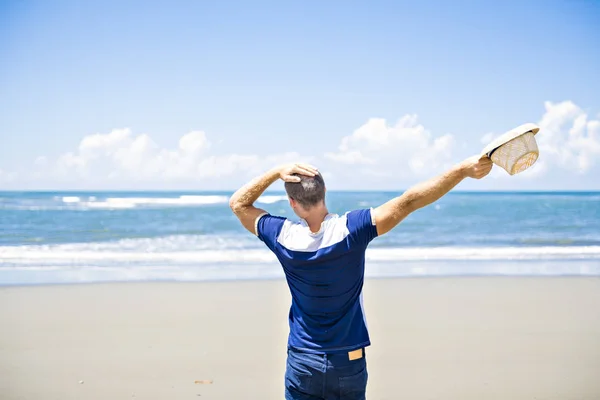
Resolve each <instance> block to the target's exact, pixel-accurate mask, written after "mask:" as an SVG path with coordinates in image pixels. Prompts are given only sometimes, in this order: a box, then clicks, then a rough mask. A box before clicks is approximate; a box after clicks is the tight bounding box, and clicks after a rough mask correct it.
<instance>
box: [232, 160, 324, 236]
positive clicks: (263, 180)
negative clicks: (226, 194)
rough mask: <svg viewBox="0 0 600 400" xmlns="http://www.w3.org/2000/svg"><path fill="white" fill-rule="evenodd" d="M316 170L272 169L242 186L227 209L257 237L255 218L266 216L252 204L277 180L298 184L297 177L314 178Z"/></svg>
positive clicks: (296, 166) (301, 166)
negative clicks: (229, 208)
mask: <svg viewBox="0 0 600 400" xmlns="http://www.w3.org/2000/svg"><path fill="white" fill-rule="evenodd" d="M316 174H317V169H316V168H314V167H312V166H310V165H306V164H292V165H286V166H281V167H277V168H273V169H272V170H270V171H268V172H266V173H264V174H263V175H261V176H258V177H256V178H254V179H253V180H251V181H250V182H248V183H247V184H246V185H244V186H242V187H241V188H240V189H239V190H238V191H237V192H235V193H234V194H233V196H231V198H230V199H229V207H231V210H232V211H233V213H234V214H235V215H236V216H237V217H238V219H239V220H240V222H241V223H242V225H243V226H244V228H246V229H247V230H248V231H250V232H251V233H253V234H255V235H257V236H258V232H257V231H256V222H257V218H258V217H260V216H261V215H262V214H266V213H267V212H266V211H265V210H262V209H260V208H257V207H255V206H254V203H255V202H256V200H258V198H259V197H260V196H261V195H262V194H263V193H264V192H265V190H267V188H268V187H269V186H271V185H272V184H273V183H274V182H275V181H276V180H277V179H279V178H281V179H282V180H283V181H285V182H300V178H299V177H298V176H297V175H307V176H315V175H316Z"/></svg>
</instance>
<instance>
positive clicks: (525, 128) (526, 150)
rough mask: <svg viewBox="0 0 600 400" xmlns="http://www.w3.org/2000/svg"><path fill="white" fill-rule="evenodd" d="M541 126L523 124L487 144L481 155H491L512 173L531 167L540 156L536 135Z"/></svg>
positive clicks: (498, 163) (491, 157) (493, 159)
mask: <svg viewBox="0 0 600 400" xmlns="http://www.w3.org/2000/svg"><path fill="white" fill-rule="evenodd" d="M539 130H540V128H539V127H538V126H537V125H535V124H531V123H528V124H523V125H521V126H518V127H516V128H515V129H512V130H510V131H508V132H506V133H505V134H503V135H502V136H500V137H498V138H497V139H495V140H494V141H492V142H491V143H490V144H489V145H487V146H486V147H485V148H484V149H483V151H482V153H481V157H486V156H487V157H489V158H490V159H491V160H492V161H493V162H494V164H496V165H499V166H500V167H502V168H503V169H504V170H505V171H506V172H508V173H509V174H510V175H515V174H518V173H520V172H523V171H525V170H526V169H528V168H529V167H531V166H532V165H533V164H534V163H535V162H536V161H537V159H538V157H539V154H540V153H539V150H538V147H537V142H536V141H535V135H536V133H538V132H539Z"/></svg>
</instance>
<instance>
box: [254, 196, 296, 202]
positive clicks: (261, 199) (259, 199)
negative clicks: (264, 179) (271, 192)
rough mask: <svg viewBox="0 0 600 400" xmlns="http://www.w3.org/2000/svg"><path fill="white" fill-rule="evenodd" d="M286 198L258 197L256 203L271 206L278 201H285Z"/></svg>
mask: <svg viewBox="0 0 600 400" xmlns="http://www.w3.org/2000/svg"><path fill="white" fill-rule="evenodd" d="M287 199H288V198H287V196H267V195H265V196H260V197H259V198H258V200H257V203H262V204H273V203H278V202H280V201H287Z"/></svg>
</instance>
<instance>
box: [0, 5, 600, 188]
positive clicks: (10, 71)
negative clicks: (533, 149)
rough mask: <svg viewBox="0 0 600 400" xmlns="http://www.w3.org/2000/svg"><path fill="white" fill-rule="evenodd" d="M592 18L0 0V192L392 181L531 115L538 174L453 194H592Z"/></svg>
mask: <svg viewBox="0 0 600 400" xmlns="http://www.w3.org/2000/svg"><path fill="white" fill-rule="evenodd" d="M598 21H600V3H599V2H596V1H585V0H579V1H543V2H542V1H539V2H537V1H527V2H523V3H521V2H502V3H501V4H500V2H491V1H486V2H483V1H480V2H477V1H468V2H467V1H465V2H446V1H438V2H431V1H422V2H400V1H369V2H366V1H365V2H347V1H346V2H336V1H331V2H321V1H304V2H294V3H292V2H281V1H272V2H266V1H255V2H228V1H220V2H192V1H188V2H183V1H172V2H161V3H159V2H142V1H138V2H136V1H127V2H117V1H103V2H75V1H55V2H45V1H16V0H15V1H7V0H0V59H1V60H2V62H1V63H0V140H1V144H2V145H1V146H0V189H130V188H135V189H146V188H148V189H174V188H181V189H197V190H203V189H234V188H235V187H236V186H238V185H240V184H242V183H243V182H244V181H246V180H247V179H248V178H250V177H252V176H253V175H254V174H256V173H258V172H260V171H261V170H263V169H266V168H269V167H271V166H272V165H274V164H276V163H279V162H288V161H296V160H307V161H310V162H312V163H314V164H317V166H318V167H320V168H321V170H322V171H323V172H324V173H325V176H326V177H327V179H328V184H329V186H330V187H331V188H334V189H404V188H406V187H407V186H409V185H411V184H413V183H416V182H418V181H419V180H421V179H425V178H427V177H429V176H432V175H433V174H436V173H438V172H441V171H442V170H443V169H444V168H446V167H448V166H449V165H451V164H452V163H454V162H458V161H460V160H461V159H462V158H464V157H467V156H469V155H472V154H475V153H477V152H479V151H480V150H481V149H482V148H483V146H484V145H485V144H486V143H485V140H486V139H488V140H489V138H491V137H492V136H493V135H495V134H499V133H502V132H504V131H506V130H509V129H511V128H513V127H515V126H517V125H520V124H522V123H525V122H534V123H542V125H541V127H542V130H541V132H540V134H539V135H538V143H539V145H540V152H541V153H540V160H539V161H538V163H537V164H536V166H534V168H532V169H531V170H530V171H526V172H525V173H523V174H521V175H518V176H513V177H508V175H507V174H506V173H502V172H503V171H500V170H499V169H498V168H497V171H494V172H493V173H492V175H491V176H490V177H489V178H486V179H485V180H482V181H478V182H465V183H464V184H462V185H461V188H463V189H466V190H480V189H481V190H490V189H503V190H534V189H536V190H537V189H548V190H570V189H577V190H600V179H598V176H599V173H600V125H599V124H600V122H598V120H600V95H599V93H600V79H599V78H598V76H599V75H598V71H600V51H598V49H600V24H599V23H598ZM345 138H346V139H345ZM482 138H483V139H482Z"/></svg>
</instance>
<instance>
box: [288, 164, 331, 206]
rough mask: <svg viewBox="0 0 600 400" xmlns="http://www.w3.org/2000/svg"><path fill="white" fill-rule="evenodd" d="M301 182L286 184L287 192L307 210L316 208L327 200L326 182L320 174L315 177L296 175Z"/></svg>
mask: <svg viewBox="0 0 600 400" xmlns="http://www.w3.org/2000/svg"><path fill="white" fill-rule="evenodd" d="M294 176H299V177H300V182H286V183H285V191H286V192H287V194H288V196H289V197H290V198H292V199H294V200H295V201H297V202H298V203H299V204H300V205H301V206H302V207H304V208H305V209H309V208H311V207H313V206H316V205H317V204H319V203H320V202H322V201H324V200H325V181H324V180H323V176H322V175H321V174H320V173H317V175H315V176H306V175H300V174H294Z"/></svg>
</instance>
